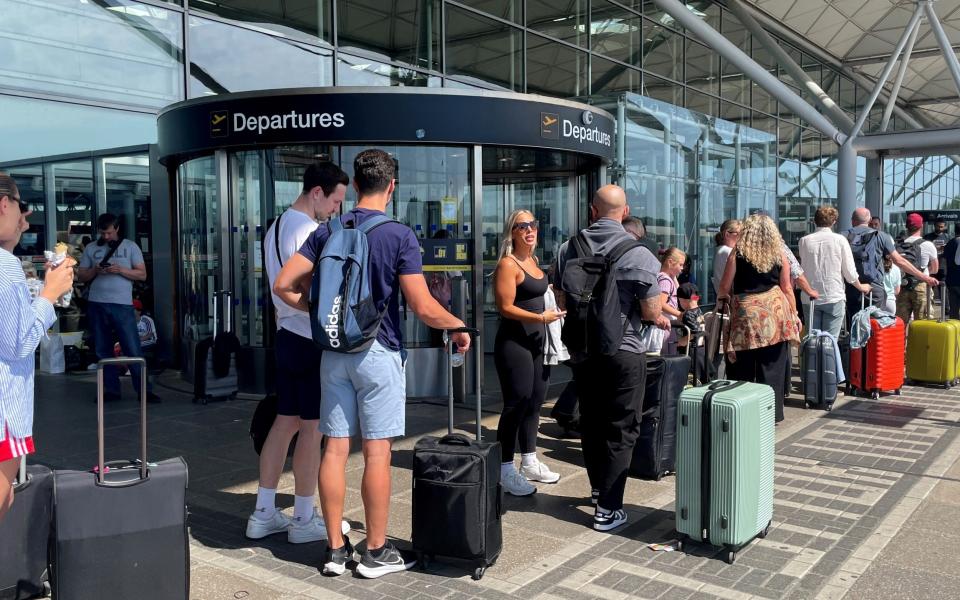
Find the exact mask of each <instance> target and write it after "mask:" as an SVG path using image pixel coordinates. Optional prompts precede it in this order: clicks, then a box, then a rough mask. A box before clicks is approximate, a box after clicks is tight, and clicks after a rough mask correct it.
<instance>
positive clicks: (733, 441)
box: [676, 381, 776, 564]
mask: <svg viewBox="0 0 960 600" xmlns="http://www.w3.org/2000/svg"><path fill="white" fill-rule="evenodd" d="M775 443H776V435H775V434H774V395H773V389H772V388H771V387H770V386H767V385H762V384H758V383H745V382H742V381H737V382H734V381H715V382H713V383H711V384H709V385H706V386H701V387H695V388H688V389H686V390H684V391H683V393H682V394H681V395H680V402H679V404H678V406H677V464H676V469H677V477H676V482H677V499H676V523H677V532H678V533H679V534H680V539H681V549H682V548H683V545H684V543H685V542H686V541H687V540H692V541H696V542H702V541H707V542H709V543H710V544H712V545H714V546H721V547H723V548H724V553H723V555H724V559H725V560H726V561H727V562H728V563H731V564H732V563H733V561H734V560H736V558H737V552H738V551H739V550H740V549H741V548H743V547H744V546H746V545H747V544H749V543H750V542H751V541H752V540H753V539H754V538H755V537H758V536H759V537H765V536H766V535H767V531H768V530H769V528H770V522H771V519H772V518H773V460H774V446H775Z"/></svg>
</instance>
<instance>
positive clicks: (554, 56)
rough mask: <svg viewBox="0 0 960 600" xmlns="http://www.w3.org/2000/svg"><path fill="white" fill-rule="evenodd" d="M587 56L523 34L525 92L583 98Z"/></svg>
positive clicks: (585, 91) (537, 37)
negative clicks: (524, 45)
mask: <svg viewBox="0 0 960 600" xmlns="http://www.w3.org/2000/svg"><path fill="white" fill-rule="evenodd" d="M587 57H588V55H587V53H586V52H581V51H580V50H576V49H574V48H571V47H570V46H565V45H563V44H558V43H557V42H551V41H550V40H548V39H546V38H542V37H540V36H538V35H533V34H529V33H528V34H527V92H529V93H531V94H544V95H547V96H559V97H571V96H580V95H585V94H587V92H588V90H587Z"/></svg>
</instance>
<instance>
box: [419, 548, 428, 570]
mask: <svg viewBox="0 0 960 600" xmlns="http://www.w3.org/2000/svg"><path fill="white" fill-rule="evenodd" d="M417 564H418V565H420V570H421V571H426V570H427V569H428V568H429V567H430V557H429V556H427V555H426V554H424V553H423V552H417Z"/></svg>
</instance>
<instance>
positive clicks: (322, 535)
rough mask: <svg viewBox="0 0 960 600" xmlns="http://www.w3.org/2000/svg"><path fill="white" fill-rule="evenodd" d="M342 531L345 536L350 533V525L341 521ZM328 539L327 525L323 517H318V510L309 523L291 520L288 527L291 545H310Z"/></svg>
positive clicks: (288, 539)
mask: <svg viewBox="0 0 960 600" xmlns="http://www.w3.org/2000/svg"><path fill="white" fill-rule="evenodd" d="M340 531H342V532H343V534H344V535H346V534H348V533H350V524H349V523H347V522H346V521H341V522H340ZM326 539H327V524H326V523H324V522H323V517H321V516H320V515H318V514H317V511H316V510H314V511H313V516H312V517H310V519H309V520H307V521H301V520H300V519H290V525H289V526H288V527H287V541H288V542H290V543H291V544H308V543H310V542H319V541H322V540H326Z"/></svg>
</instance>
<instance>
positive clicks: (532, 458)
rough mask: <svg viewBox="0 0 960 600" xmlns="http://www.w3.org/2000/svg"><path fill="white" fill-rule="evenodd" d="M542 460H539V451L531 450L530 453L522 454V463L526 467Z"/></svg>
mask: <svg viewBox="0 0 960 600" xmlns="http://www.w3.org/2000/svg"><path fill="white" fill-rule="evenodd" d="M538 462H540V461H538V460H537V453H536V452H530V453H529V454H521V455H520V465H521V466H524V467H534V466H536V465H537V463H538Z"/></svg>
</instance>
